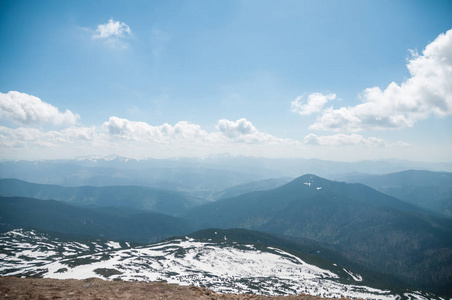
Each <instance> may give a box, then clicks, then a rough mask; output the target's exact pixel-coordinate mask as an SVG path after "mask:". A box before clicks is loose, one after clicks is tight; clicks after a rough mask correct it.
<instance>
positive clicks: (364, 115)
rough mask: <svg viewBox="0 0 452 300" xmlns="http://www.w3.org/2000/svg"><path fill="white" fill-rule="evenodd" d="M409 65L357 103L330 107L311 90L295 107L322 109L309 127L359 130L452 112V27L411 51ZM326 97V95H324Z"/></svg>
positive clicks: (303, 112) (407, 124)
mask: <svg viewBox="0 0 452 300" xmlns="http://www.w3.org/2000/svg"><path fill="white" fill-rule="evenodd" d="M407 68H408V70H409V72H410V75H411V77H410V78H408V79H407V80H405V81H404V82H402V83H401V84H400V85H398V84H397V83H395V82H392V83H391V84H389V86H388V87H386V89H384V90H381V89H380V88H379V87H372V88H367V89H365V90H364V91H363V92H362V95H361V100H362V103H360V104H358V105H356V106H349V107H341V108H338V109H333V108H327V109H324V110H323V106H324V104H325V103H326V101H328V100H330V99H326V98H322V96H323V95H322V94H312V95H310V96H309V97H308V102H307V104H301V103H300V100H299V99H298V98H297V99H296V100H295V101H293V102H292V103H291V106H292V111H294V112H296V113H299V114H301V115H309V114H312V113H315V112H320V111H322V113H321V116H319V117H318V119H317V121H316V122H315V123H314V124H312V125H311V126H310V127H309V128H310V129H312V130H327V131H336V132H341V131H342V132H359V131H366V130H388V129H401V128H407V127H413V126H414V124H415V123H416V122H418V121H420V120H424V119H426V118H428V117H430V116H432V115H433V116H440V117H443V116H447V115H450V114H451V113H452V30H449V31H447V32H446V33H445V34H440V35H439V36H438V37H437V38H436V39H435V40H434V41H433V42H431V43H430V44H429V45H427V47H426V48H425V49H424V51H423V52H422V55H420V54H418V53H416V52H414V51H412V57H411V59H410V60H409V61H408V64H407ZM323 97H325V96H323Z"/></svg>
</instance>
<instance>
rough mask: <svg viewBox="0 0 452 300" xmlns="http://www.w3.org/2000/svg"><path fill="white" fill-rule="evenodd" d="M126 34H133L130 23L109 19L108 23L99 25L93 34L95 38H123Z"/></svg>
mask: <svg viewBox="0 0 452 300" xmlns="http://www.w3.org/2000/svg"><path fill="white" fill-rule="evenodd" d="M126 35H132V30H130V27H129V25H127V24H126V23H124V22H119V21H115V20H113V19H110V20H108V23H105V24H100V25H99V26H97V29H96V32H95V33H94V34H93V35H92V37H93V39H106V40H108V39H112V38H122V37H125V36H126Z"/></svg>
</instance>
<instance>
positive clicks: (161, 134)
mask: <svg viewBox="0 0 452 300" xmlns="http://www.w3.org/2000/svg"><path fill="white" fill-rule="evenodd" d="M103 127H104V128H105V129H106V130H107V132H108V134H109V135H110V137H113V138H121V139H126V140H136V141H154V142H159V143H164V142H168V141H170V140H171V139H179V140H181V139H182V140H184V139H185V140H192V141H195V140H199V139H201V140H209V139H210V138H211V136H210V135H209V134H208V133H207V132H206V131H204V130H202V129H201V127H200V126H199V125H197V124H192V123H190V122H186V121H180V122H178V123H176V124H175V125H174V126H172V125H169V124H167V123H165V124H163V125H160V126H152V125H149V124H148V123H145V122H134V121H129V120H127V119H121V118H118V117H110V118H109V120H108V121H107V122H105V123H104V124H103Z"/></svg>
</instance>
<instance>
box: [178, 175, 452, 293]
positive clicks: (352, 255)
mask: <svg viewBox="0 0 452 300" xmlns="http://www.w3.org/2000/svg"><path fill="white" fill-rule="evenodd" d="M422 211H423V210H422V209H420V208H418V207H416V206H413V205H411V204H408V203H405V202H402V201H400V200H397V199H395V198H393V197H390V196H388V195H385V194H382V193H380V192H377V191H375V190H373V189H371V188H369V187H367V186H364V185H361V184H346V183H341V182H333V181H329V180H326V179H323V178H319V177H317V176H314V175H305V176H302V177H299V178H297V179H295V180H294V181H292V182H290V183H288V184H286V185H284V186H282V187H280V188H277V189H274V190H271V191H262V192H254V193H249V194H245V195H242V196H238V197H235V198H231V199H224V200H220V201H217V202H215V203H210V204H206V205H204V206H201V207H198V208H195V209H193V210H192V211H191V212H190V213H189V214H187V215H186V217H187V218H189V219H191V220H194V221H197V222H199V223H200V224H202V226H204V227H212V226H213V227H221V228H246V229H253V230H259V231H264V232H270V233H274V234H279V235H284V236H287V237H288V238H292V239H293V240H297V239H305V238H307V239H312V240H314V241H317V242H320V243H322V244H323V245H324V246H325V247H326V248H328V249H330V250H333V251H337V252H338V253H340V254H341V255H343V256H345V257H346V258H348V259H349V260H351V261H355V262H356V263H358V264H361V265H363V266H366V267H368V268H370V269H373V270H375V271H377V272H381V273H384V274H388V275H389V274H392V275H394V276H396V277H397V278H399V279H400V280H403V281H405V283H406V284H408V285H410V286H418V287H422V288H427V289H431V290H436V291H442V292H445V293H450V292H451V291H450V287H451V286H452V284H451V283H452V238H451V237H452V224H451V222H450V221H448V220H446V219H441V218H436V217H434V216H429V215H425V214H422Z"/></svg>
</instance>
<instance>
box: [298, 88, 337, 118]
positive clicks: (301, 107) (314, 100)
mask: <svg viewBox="0 0 452 300" xmlns="http://www.w3.org/2000/svg"><path fill="white" fill-rule="evenodd" d="M334 99H336V94H328V95H323V94H322V93H313V94H310V95H309V96H308V102H307V103H306V104H302V102H301V100H302V96H299V97H297V98H296V99H295V100H294V101H292V102H291V103H290V107H291V109H290V110H291V111H292V112H295V113H297V114H300V115H312V114H313V113H318V112H321V111H322V110H323V106H324V105H325V104H326V103H327V102H328V101H329V100H334Z"/></svg>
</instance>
